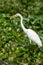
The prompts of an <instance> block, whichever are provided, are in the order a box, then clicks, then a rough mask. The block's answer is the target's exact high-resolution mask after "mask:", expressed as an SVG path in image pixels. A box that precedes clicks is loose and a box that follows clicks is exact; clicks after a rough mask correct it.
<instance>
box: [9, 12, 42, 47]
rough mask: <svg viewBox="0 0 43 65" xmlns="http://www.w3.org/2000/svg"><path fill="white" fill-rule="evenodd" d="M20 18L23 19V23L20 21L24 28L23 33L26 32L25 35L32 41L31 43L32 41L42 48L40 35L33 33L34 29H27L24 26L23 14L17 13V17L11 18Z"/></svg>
mask: <svg viewBox="0 0 43 65" xmlns="http://www.w3.org/2000/svg"><path fill="white" fill-rule="evenodd" d="M18 16H19V17H20V18H21V21H20V23H21V27H22V29H23V31H24V32H25V34H26V35H27V36H28V38H29V39H30V42H31V41H34V42H35V43H36V44H37V45H38V46H39V47H41V46H42V43H41V40H40V38H39V36H38V34H37V33H36V32H35V31H33V30H32V29H26V28H25V27H24V25H23V23H22V21H23V17H22V15H21V14H19V13H17V14H16V15H13V16H11V17H10V19H12V18H15V17H18Z"/></svg>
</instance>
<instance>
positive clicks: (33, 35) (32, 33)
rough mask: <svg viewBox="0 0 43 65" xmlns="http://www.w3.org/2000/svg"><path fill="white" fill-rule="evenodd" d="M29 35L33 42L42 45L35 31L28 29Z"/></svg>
mask: <svg viewBox="0 0 43 65" xmlns="http://www.w3.org/2000/svg"><path fill="white" fill-rule="evenodd" d="M27 35H28V37H29V38H30V39H31V40H32V41H34V42H36V43H38V44H41V40H40V38H39V36H38V34H37V33H36V32H35V31H33V30H31V29H27Z"/></svg>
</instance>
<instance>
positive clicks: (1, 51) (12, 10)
mask: <svg viewBox="0 0 43 65" xmlns="http://www.w3.org/2000/svg"><path fill="white" fill-rule="evenodd" d="M18 12H19V13H21V14H22V15H23V17H24V19H26V20H24V21H23V23H24V25H25V27H26V28H31V29H33V30H35V31H36V32H37V33H38V34H39V37H40V38H41V41H42V44H43V0H0V65H14V64H15V65H43V47H42V48H38V46H37V45H36V44H35V43H33V42H32V43H33V44H30V42H29V39H28V37H27V36H26V35H25V34H24V32H23V30H22V28H21V25H20V18H15V19H13V20H10V16H11V15H13V14H16V13H18Z"/></svg>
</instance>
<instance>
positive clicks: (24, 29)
mask: <svg viewBox="0 0 43 65" xmlns="http://www.w3.org/2000/svg"><path fill="white" fill-rule="evenodd" d="M20 18H21V21H20V23H21V27H22V29H23V31H24V32H25V31H26V28H25V27H24V25H23V22H22V21H23V17H22V16H21V17H20Z"/></svg>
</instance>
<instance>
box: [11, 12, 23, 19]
mask: <svg viewBox="0 0 43 65" xmlns="http://www.w3.org/2000/svg"><path fill="white" fill-rule="evenodd" d="M18 16H19V17H20V18H22V15H21V14H19V13H17V14H15V15H13V16H11V17H10V19H12V18H15V17H18Z"/></svg>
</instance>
